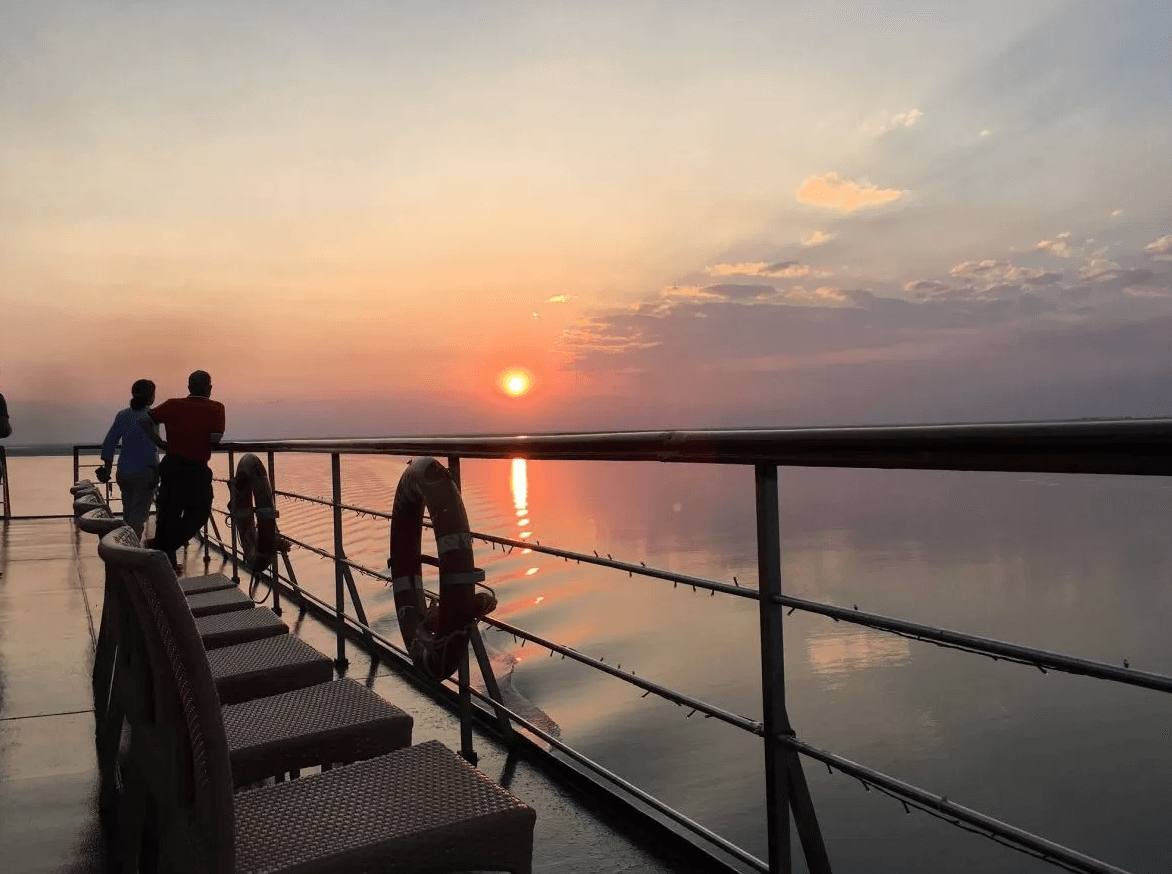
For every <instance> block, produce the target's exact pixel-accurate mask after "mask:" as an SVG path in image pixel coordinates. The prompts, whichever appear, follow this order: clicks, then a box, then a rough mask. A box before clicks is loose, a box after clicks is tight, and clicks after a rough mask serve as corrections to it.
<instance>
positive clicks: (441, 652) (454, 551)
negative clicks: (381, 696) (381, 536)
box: [389, 457, 496, 680]
mask: <svg viewBox="0 0 1172 874" xmlns="http://www.w3.org/2000/svg"><path fill="white" fill-rule="evenodd" d="M424 509H426V510H427V512H428V515H430V516H431V522H432V527H433V528H434V529H435V543H436V555H437V557H438V558H439V590H440V596H439V603H438V605H437V606H433V607H432V608H431V609H428V608H427V605H426V602H425V600H424V597H423V551H422V550H423V511H424ZM389 564H390V568H391V588H392V589H393V590H394V592H395V611H396V613H397V614H398V618H399V630H400V631H402V632H403V643H404V645H405V646H406V647H407V651H408V652H410V653H411V659H412V661H413V662H415V664H416V666H417V667H419V668H422V669H423V670H424V671H426V672H427V673H428V674H430V675H431V676H432V677H434V678H435V679H437V680H443V679H446V678H447V677H450V676H451V675H452V674H453V673H454V672H455V670H456V668H457V667H458V666H459V664H460V655H461V654H462V653H463V652H464V648H465V646H466V645H467V642H468V626H469V625H470V624H471V623H472V622H475V621H476V620H478V619H482V618H484V617H485V616H487V615H488V614H489V613H491V612H492V611H493V610H494V609H496V599H495V598H493V597H492V595H491V594H490V593H489V592H478V591H477V590H476V583H479V582H482V581H483V580H484V571H482V570H480V569H479V568H478V567H476V563H475V560H474V557H473V554H472V534H471V531H470V530H469V528H468V513H467V511H466V510H465V509H464V501H463V500H462V499H461V497H460V488H459V486H457V485H456V481H455V480H454V479H452V475H451V473H449V472H448V469H447V468H446V467H444V466H443V465H442V464H440V463H439V462H438V461H436V460H435V459H434V458H430V457H429V458H418V459H416V460H415V461H413V462H411V463H410V464H409V465H407V469H406V470H405V471H403V475H402V476H401V477H400V478H399V484H398V486H396V488H395V503H394V507H393V509H392V510H391V558H390V562H389Z"/></svg>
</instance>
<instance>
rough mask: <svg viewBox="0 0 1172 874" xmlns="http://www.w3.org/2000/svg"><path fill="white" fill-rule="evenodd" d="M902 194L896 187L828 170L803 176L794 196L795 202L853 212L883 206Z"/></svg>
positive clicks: (897, 198)
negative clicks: (819, 174)
mask: <svg viewBox="0 0 1172 874" xmlns="http://www.w3.org/2000/svg"><path fill="white" fill-rule="evenodd" d="M903 194H904V192H902V191H900V190H899V189H898V188H878V187H877V186H875V185H872V184H871V183H869V182H855V181H853V180H851V179H844V178H842V177H841V176H839V175H838V174H837V173H827V174H826V175H824V176H811V177H809V178H808V179H806V181H805V182H803V183H802V184H801V185H799V186H798V190H797V192H796V193H795V196H796V197H797V200H798V203H807V204H810V205H811V206H824V207H829V208H830V209H838V210H842V211H843V212H854V211H855V210H856V209H868V208H873V207H878V206H884V205H885V204H888V203H892V202H894V201H896V200H899V199H900V198H901V197H903Z"/></svg>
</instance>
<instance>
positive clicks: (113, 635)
mask: <svg viewBox="0 0 1172 874" xmlns="http://www.w3.org/2000/svg"><path fill="white" fill-rule="evenodd" d="M77 524H78V527H79V528H81V529H82V530H83V531H86V532H89V533H91V534H97V535H99V536H101V535H105V534H108V533H109V532H110V531H113V530H116V529H118V528H121V527H122V526H123V524H125V523H123V522H122V520H121V519H118V518H116V517H114V516H112V515H111V514H110V511H109V509H107V508H106V507H105V506H100V507H95V508H94V509H93V510H88V511H86V512H85V513H84V514H83V515H82V516H81V517H80V518H79V519H78V520H77ZM109 583H110V578H109V576H107V585H106V592H105V598H104V599H103V603H102V618H101V624H100V625H99V627H98V640H97V645H96V646H95V650H94V667H93V674H92V678H91V682H92V686H93V694H94V712H95V715H96V717H97V720H98V722H99V723H101V721H102V718H103V714H104V712H105V706H106V702H107V700H108V699H109V696H110V684H111V681H112V671H113V668H114V660H115V657H116V651H117V646H118V622H117V618H116V616H115V615H114V614H113V613H112V612H111V605H112V604H113V602H114V600H115V599H116V598H117V591H116V589H112V588H111V587H110V584H109ZM183 583H190V585H188V586H184V587H183V588H184V593H185V594H186V595H187V597H188V603H189V605H190V606H191V609H192V613H194V614H196V615H198V616H200V617H201V618H200V619H199V620H198V621H197V623H196V625H197V627H198V628H199V631H200V635H201V637H202V638H203V640H204V646H206V647H208V648H209V649H214V648H216V647H222V646H230V645H234V644H242V643H248V642H251V641H257V640H263V639H265V638H269V637H276V636H277V635H281V634H288V633H289V627H288V626H287V625H285V623H284V622H282V621H281V619H280V618H279V617H278V616H277V615H276V614H275V613H274V612H273V611H272V610H270V609H268V608H267V607H256V606H255V604H254V603H253V601H252V600H251V599H250V598H249V597H248V596H247V595H245V594H244V593H243V592H241V591H240V590H239V589H237V588H236V587H235V584H234V583H233V582H232V581H231V580H229V579H228V578H227V577H225V576H223V575H222V574H212V575H208V576H203V577H192V578H191V579H190V580H188V579H184V580H182V581H181V585H182V584H183ZM250 608H251V609H250ZM263 655H264V653H263V652H262V653H258V654H256V655H255V656H254V657H255V658H260V657H263ZM295 655H296V657H297V663H296V666H285V667H286V670H285V671H284V673H283V674H282V675H281V676H282V678H283V681H284V685H281V686H279V687H266V689H268V688H272V689H273V692H272V693H273V694H275V693H276V692H281V691H285V689H287V688H299V687H301V686H306V685H312V684H314V683H321V682H326V681H327V680H328V679H330V677H331V676H332V670H329V669H327V668H326V667H325V666H324V665H323V664H320V663H314V664H309V663H307V660H311V659H312V654H310V653H306V652H304V651H300V652H298V653H296V654H295ZM322 658H324V657H322ZM317 661H318V662H320V659H319V660H317ZM269 663H270V664H271V663H272V662H271V659H270V662H269ZM232 670H234V671H236V672H237V673H238V672H239V666H237V667H236V668H233V669H232ZM305 671H308V672H310V673H309V674H308V675H306V676H304V677H303V678H302V679H300V680H298V679H297V678H298V677H299V676H301V674H299V673H298V672H305ZM290 672H292V677H291V678H290ZM230 682H234V683H235V684H236V685H237V686H239V685H240V683H241V682H242V681H241V680H240V679H239V678H237V679H235V680H230ZM261 691H265V690H261ZM239 694H241V695H243V696H244V698H247V697H256V694H254V693H253V692H252V691H251V690H250V689H248V688H247V687H246V688H245V689H244V691H242V692H241V693H239ZM258 694H259V693H258ZM244 698H241V699H240V700H244Z"/></svg>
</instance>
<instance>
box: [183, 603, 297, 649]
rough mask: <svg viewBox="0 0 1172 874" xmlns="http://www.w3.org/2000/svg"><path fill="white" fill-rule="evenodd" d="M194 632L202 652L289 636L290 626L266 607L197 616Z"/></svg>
mask: <svg viewBox="0 0 1172 874" xmlns="http://www.w3.org/2000/svg"><path fill="white" fill-rule="evenodd" d="M195 629H196V631H198V632H199V636H200V639H201V640H203V645H204V648H205V649H219V648H220V647H221V646H233V645H235V644H238V643H248V642H249V641H252V640H263V639H264V638H266V637H277V636H279V635H282V634H288V633H289V626H288V625H286V624H285V623H284V622H282V621H281V618H280V617H279V616H277V614H276V613H274V612H273V611H272V610H270V609H269V608H268V607H254V608H253V609H252V610H233V611H232V612H231V613H215V614H213V615H211V616H198V617H196V620H195Z"/></svg>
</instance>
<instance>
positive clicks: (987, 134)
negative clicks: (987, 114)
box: [981, 128, 992, 137]
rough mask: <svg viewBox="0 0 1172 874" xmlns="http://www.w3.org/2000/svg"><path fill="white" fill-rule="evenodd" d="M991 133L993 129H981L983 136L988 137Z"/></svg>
mask: <svg viewBox="0 0 1172 874" xmlns="http://www.w3.org/2000/svg"><path fill="white" fill-rule="evenodd" d="M991 133H992V131H991V130H989V129H988V128H985V129H984V130H983V131H981V136H983V137H987V136H989V134H991Z"/></svg>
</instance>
